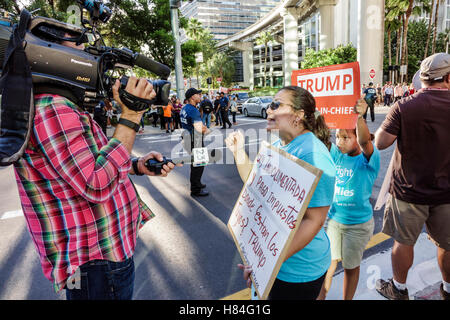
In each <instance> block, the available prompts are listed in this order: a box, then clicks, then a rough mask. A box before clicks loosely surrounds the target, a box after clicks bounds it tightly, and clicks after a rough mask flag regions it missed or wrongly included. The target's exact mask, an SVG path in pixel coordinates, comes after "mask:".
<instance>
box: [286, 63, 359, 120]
mask: <svg viewBox="0 0 450 320" xmlns="http://www.w3.org/2000/svg"><path fill="white" fill-rule="evenodd" d="M359 74H360V73H359V63H358V62H351V63H345V64H338V65H332V66H327V67H319V68H312V69H304V70H295V71H293V72H292V78H291V81H292V85H294V86H298V87H302V88H304V89H306V90H308V91H309V92H311V94H312V95H313V96H314V98H315V99H316V107H317V109H318V110H319V111H320V113H321V114H322V115H323V116H324V118H325V121H326V123H327V125H328V127H329V128H330V129H353V128H355V126H356V120H357V118H358V115H357V114H355V113H353V106H354V105H355V104H356V101H357V100H358V99H359V98H360V96H361V89H360V88H361V86H360V79H359Z"/></svg>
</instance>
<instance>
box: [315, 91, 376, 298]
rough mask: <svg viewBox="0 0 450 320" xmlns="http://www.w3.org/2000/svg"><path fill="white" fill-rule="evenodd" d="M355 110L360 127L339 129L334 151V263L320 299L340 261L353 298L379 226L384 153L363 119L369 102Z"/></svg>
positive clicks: (345, 288) (330, 222)
mask: <svg viewBox="0 0 450 320" xmlns="http://www.w3.org/2000/svg"><path fill="white" fill-rule="evenodd" d="M354 109H355V110H354V111H355V113H357V114H358V120H357V123H356V128H355V129H338V130H337V132H336V144H333V145H332V146H331V150H330V153H331V157H332V158H333V161H334V163H335V165H336V185H335V189H334V200H333V204H332V205H331V208H330V211H329V212H328V218H329V220H328V225H327V228H326V232H327V235H328V237H329V238H330V243H331V266H330V268H329V269H328V272H327V275H326V278H325V282H324V285H323V288H322V291H321V294H320V296H319V299H320V300H324V299H325V297H326V294H327V293H328V291H329V289H330V287H331V282H332V279H333V275H334V272H335V271H336V267H337V264H338V261H339V260H342V266H343V268H344V285H343V299H344V300H351V299H353V296H354V294H355V291H356V287H357V286H358V281H359V271H360V270H359V269H360V268H359V266H360V264H361V260H362V257H363V253H364V249H365V248H366V245H367V243H368V242H369V240H370V238H371V237H372V235H373V230H374V226H375V223H374V220H373V210H372V205H371V204H370V196H371V195H372V188H373V185H374V183H375V179H376V178H377V176H378V172H379V170H380V153H379V151H378V150H377V148H375V147H374V145H373V143H372V140H373V135H371V134H370V132H369V128H368V127H367V124H366V121H365V120H364V119H363V114H364V113H365V112H366V111H367V104H366V103H365V102H364V100H363V99H360V100H359V101H358V103H357V105H356V106H355V107H354Z"/></svg>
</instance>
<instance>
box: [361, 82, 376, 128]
mask: <svg viewBox="0 0 450 320" xmlns="http://www.w3.org/2000/svg"><path fill="white" fill-rule="evenodd" d="M363 93H364V97H363V98H364V100H366V102H367V105H368V106H369V108H370V118H371V119H372V122H374V121H375V105H374V104H375V101H376V99H377V90H376V89H375V88H374V87H373V83H372V82H370V83H369V86H368V87H367V88H366V89H364V92H363ZM369 108H367V110H366V112H365V113H364V115H363V117H364V120H366V118H367V111H368V109H369Z"/></svg>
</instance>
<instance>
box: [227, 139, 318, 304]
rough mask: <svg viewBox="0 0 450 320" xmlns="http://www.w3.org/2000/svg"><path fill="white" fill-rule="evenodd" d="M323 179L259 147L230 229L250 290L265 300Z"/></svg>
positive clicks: (278, 153) (288, 157) (293, 159)
mask: <svg viewBox="0 0 450 320" xmlns="http://www.w3.org/2000/svg"><path fill="white" fill-rule="evenodd" d="M321 175H322V170H320V169H318V168H315V167H313V166H311V165H310V164H309V163H306V162H304V161H302V160H300V159H298V158H297V157H294V156H292V155H290V154H288V153H287V152H285V151H284V150H281V149H279V148H276V147H273V146H271V145H270V144H268V143H263V144H262V147H261V150H260V151H259V153H258V155H257V157H256V159H255V162H254V165H253V169H252V171H251V172H250V175H249V177H248V178H247V181H246V183H245V184H244V187H243V188H242V191H241V193H240V195H239V198H238V200H237V201H236V204H235V206H234V209H233V211H232V213H231V216H230V219H229V221H228V229H229V231H230V232H231V235H232V236H233V239H234V241H235V243H236V246H237V248H238V250H239V253H240V255H241V258H242V260H243V261H244V263H245V264H246V265H250V266H252V269H253V272H252V275H251V278H252V281H253V285H254V287H255V289H256V292H257V294H258V297H259V298H260V299H267V296H268V294H269V292H270V289H271V288H272V285H273V282H274V280H275V278H276V276H277V274H278V271H279V269H280V267H281V264H282V263H283V261H284V256H285V254H286V249H287V248H288V247H289V244H290V242H291V240H292V238H293V236H294V234H295V231H296V230H297V228H298V226H299V224H300V221H301V220H302V218H303V215H304V213H305V211H306V208H307V207H308V204H309V201H310V200H311V197H312V195H313V193H314V190H315V188H316V186H317V183H318V182H319V179H320V177H321Z"/></svg>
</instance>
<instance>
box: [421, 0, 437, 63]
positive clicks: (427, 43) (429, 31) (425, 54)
mask: <svg viewBox="0 0 450 320" xmlns="http://www.w3.org/2000/svg"><path fill="white" fill-rule="evenodd" d="M435 1H436V0H431V10H430V12H429V13H430V18H429V20H428V32H427V42H426V43H425V53H424V55H423V58H424V59H425V58H426V57H428V46H429V44H430V35H431V27H432V25H433V22H432V21H433V20H432V19H433V11H434V4H435Z"/></svg>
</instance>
